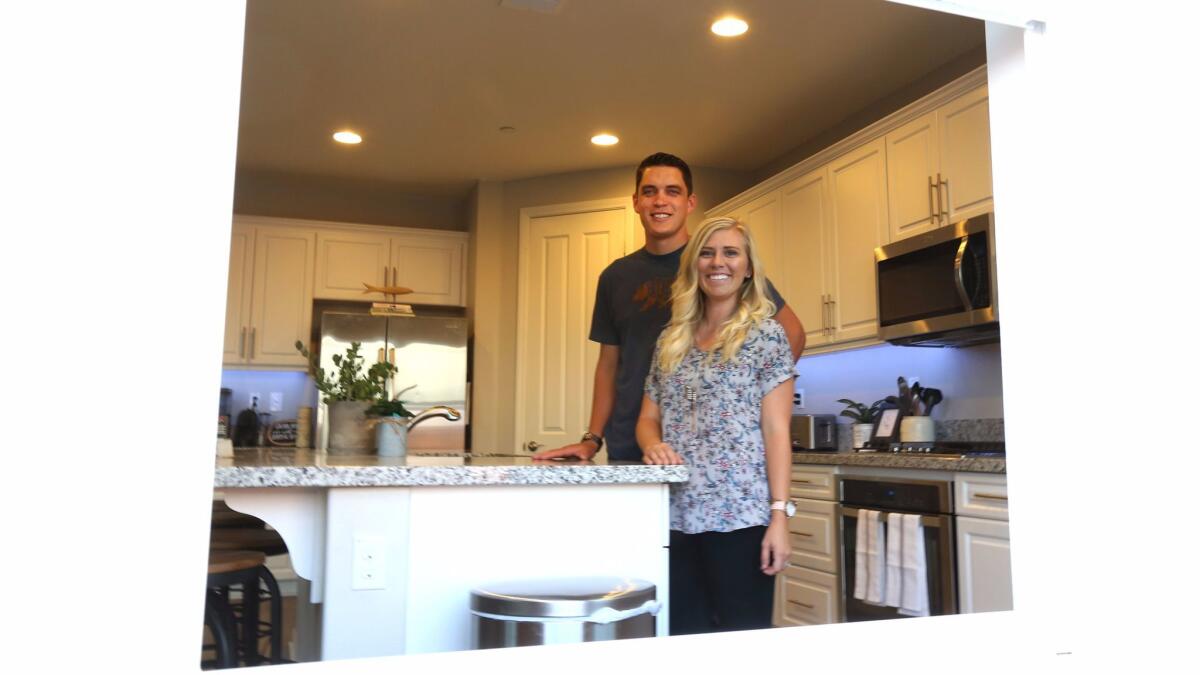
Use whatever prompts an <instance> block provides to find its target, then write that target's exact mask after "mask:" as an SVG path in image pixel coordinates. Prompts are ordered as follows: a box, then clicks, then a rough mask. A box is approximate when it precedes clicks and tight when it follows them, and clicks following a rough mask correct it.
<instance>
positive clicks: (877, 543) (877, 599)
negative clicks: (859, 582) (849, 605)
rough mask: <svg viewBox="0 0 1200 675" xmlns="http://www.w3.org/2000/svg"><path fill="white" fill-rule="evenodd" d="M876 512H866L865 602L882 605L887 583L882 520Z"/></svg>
mask: <svg viewBox="0 0 1200 675" xmlns="http://www.w3.org/2000/svg"><path fill="white" fill-rule="evenodd" d="M881 515H882V514H880V513H879V512H878V511H867V598H866V600H865V602H868V603H870V604H873V605H882V604H883V595H884V592H885V589H884V584H885V583H886V582H887V579H886V577H884V573H885V572H886V569H885V568H886V567H887V566H886V565H885V562H886V561H885V555H886V550H885V549H886V546H887V544H886V539H885V538H884V532H883V519H882V518H881V517H880V516H881Z"/></svg>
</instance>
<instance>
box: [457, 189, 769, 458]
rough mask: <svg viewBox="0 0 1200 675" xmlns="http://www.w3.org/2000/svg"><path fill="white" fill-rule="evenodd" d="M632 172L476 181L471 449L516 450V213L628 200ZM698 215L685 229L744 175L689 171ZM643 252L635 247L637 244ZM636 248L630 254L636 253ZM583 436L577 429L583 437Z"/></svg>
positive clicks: (472, 242) (472, 206) (730, 192)
mask: <svg viewBox="0 0 1200 675" xmlns="http://www.w3.org/2000/svg"><path fill="white" fill-rule="evenodd" d="M635 168H636V167H633V166H627V167H620V168H616V169H601V170H597V171H580V172H575V173H567V174H559V175H553V176H542V177H539V178H530V179H525V180H517V181H509V182H506V183H495V182H481V183H479V184H478V185H477V186H476V189H475V191H474V192H473V193H472V195H471V198H470V200H468V205H467V207H466V209H467V211H468V212H470V213H471V214H472V215H473V219H472V221H471V223H470V227H469V231H470V233H471V239H470V248H471V254H470V255H471V257H472V259H471V270H470V272H469V276H468V278H469V280H470V286H471V289H470V297H471V298H472V299H473V302H472V304H473V306H472V308H471V310H470V311H471V313H472V317H473V322H472V324H473V329H474V330H473V335H474V366H473V377H474V380H473V382H472V385H471V386H472V399H473V403H472V405H473V406H474V407H473V409H472V422H471V434H472V448H474V449H475V450H477V451H487V450H494V451H499V452H508V451H513V450H515V449H516V448H517V447H518V445H519V444H520V442H521V440H520V439H518V438H516V410H515V405H514V401H513V399H514V394H515V388H516V358H517V344H516V341H517V313H516V307H517V274H516V271H517V257H518V237H519V230H520V219H521V209H523V208H529V207H534V206H547V205H551V204H569V203H572V202H582V201H591V200H596V199H612V198H626V199H631V198H632V196H633V188H634V185H633V176H634V170H635ZM692 174H693V175H692V178H693V183H694V186H695V191H696V198H697V202H698V204H697V208H696V210H695V212H693V214H692V217H691V218H690V219H689V220H688V226H689V229H691V228H694V227H695V226H696V224H698V223H699V222H700V219H702V218H703V213H704V211H705V210H707V209H709V208H711V207H712V206H715V205H716V204H718V203H720V202H722V201H725V200H726V199H729V198H730V197H732V196H734V195H736V194H737V193H739V192H741V191H743V190H745V189H747V188H749V187H750V186H751V185H752V184H753V182H752V176H751V175H750V173H749V172H739V171H724V170H713V169H706V168H703V167H693V169H692ZM636 246H640V242H639V243H638V244H637V245H636ZM636 246H635V247H634V248H636ZM581 433H582V430H581Z"/></svg>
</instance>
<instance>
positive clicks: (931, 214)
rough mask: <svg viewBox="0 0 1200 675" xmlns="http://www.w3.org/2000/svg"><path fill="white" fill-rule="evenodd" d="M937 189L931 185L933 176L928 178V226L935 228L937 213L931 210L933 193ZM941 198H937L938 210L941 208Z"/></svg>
mask: <svg viewBox="0 0 1200 675" xmlns="http://www.w3.org/2000/svg"><path fill="white" fill-rule="evenodd" d="M937 189H939V188H938V187H937V186H935V185H934V183H933V176H929V224H930V225H933V226H934V227H937V219H938V215H939V213H938V211H937V210H935V209H934V208H933V191H934V190H937ZM941 202H942V200H941V198H938V209H940V208H941Z"/></svg>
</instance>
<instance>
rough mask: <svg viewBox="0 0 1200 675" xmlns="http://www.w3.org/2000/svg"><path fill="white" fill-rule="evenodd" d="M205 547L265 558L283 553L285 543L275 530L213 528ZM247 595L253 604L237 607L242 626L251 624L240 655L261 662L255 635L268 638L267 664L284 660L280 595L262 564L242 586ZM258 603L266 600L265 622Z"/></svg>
mask: <svg viewBox="0 0 1200 675" xmlns="http://www.w3.org/2000/svg"><path fill="white" fill-rule="evenodd" d="M209 550H210V551H211V552H213V553H219V552H224V551H254V552H256V553H259V554H261V555H262V556H263V557H264V560H265V557H266V556H271V555H280V554H283V553H287V545H286V544H284V541H283V537H281V536H280V535H279V533H278V532H276V531H275V530H267V529H252V528H214V529H213V530H212V532H211V534H210V537H209ZM259 582H261V584H262V585H264V586H266V591H265V592H263V591H262V588H261V586H260V583H259ZM251 589H253V591H252V590H251ZM250 596H253V601H254V602H253V605H251V604H250V603H247V602H243V605H242V606H241V607H240V608H239V609H240V614H241V619H242V622H243V625H244V626H247V627H252V628H250V629H249V630H248V631H247V632H249V633H250V634H251V639H250V640H244V641H243V643H242V645H243V646H242V651H243V652H244V653H243V658H244V659H245V660H246V662H247V663H249V664H254V663H258V662H259V661H261V660H262V657H261V656H260V655H259V651H258V638H260V637H266V638H268V639H269V640H270V656H269V658H268V659H267V660H268V661H269V662H270V663H286V661H285V660H284V658H283V595H282V593H280V591H279V583H278V582H277V581H276V580H275V575H274V574H272V573H271V570H270V569H268V568H267V566H266V565H265V564H262V565H260V567H259V569H258V570H257V577H256V579H255V580H254V583H253V584H251V585H250V586H243V591H242V597H243V598H244V599H250ZM261 602H267V603H269V605H268V606H269V607H270V620H269V621H262V620H261V619H260V618H259V610H258V607H259V604H260V603H261Z"/></svg>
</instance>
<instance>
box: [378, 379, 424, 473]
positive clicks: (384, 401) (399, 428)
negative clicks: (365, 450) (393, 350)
mask: <svg viewBox="0 0 1200 675" xmlns="http://www.w3.org/2000/svg"><path fill="white" fill-rule="evenodd" d="M413 386H416V385H413ZM409 389H412V387H407V388H406V389H404V390H402V391H400V392H397V393H396V397H395V398H390V399H389V398H388V397H387V396H381V397H380V398H379V399H378V400H377V401H375V402H374V403H373V404H371V407H370V408H367V414H368V415H370V416H371V417H372V418H374V419H373V420H372V423H373V424H374V426H375V447H376V448H377V450H378V452H379V456H380V457H403V456H404V455H405V454H407V450H408V424H409V420H411V419H412V418H413V414H412V413H411V412H409V410H408V408H406V407H404V401H401V400H400V394H402V393H404V392H405V391H408V390H409Z"/></svg>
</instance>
